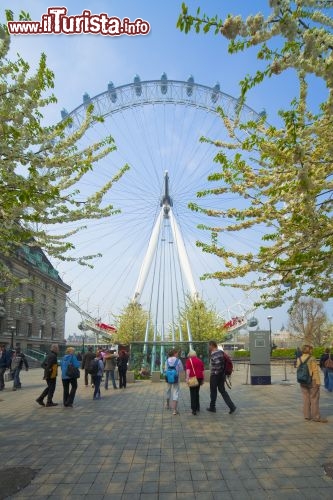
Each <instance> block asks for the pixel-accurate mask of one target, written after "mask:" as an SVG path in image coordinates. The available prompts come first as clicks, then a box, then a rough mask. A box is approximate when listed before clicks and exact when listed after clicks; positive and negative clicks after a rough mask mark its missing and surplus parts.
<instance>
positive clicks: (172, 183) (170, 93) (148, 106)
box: [58, 73, 259, 337]
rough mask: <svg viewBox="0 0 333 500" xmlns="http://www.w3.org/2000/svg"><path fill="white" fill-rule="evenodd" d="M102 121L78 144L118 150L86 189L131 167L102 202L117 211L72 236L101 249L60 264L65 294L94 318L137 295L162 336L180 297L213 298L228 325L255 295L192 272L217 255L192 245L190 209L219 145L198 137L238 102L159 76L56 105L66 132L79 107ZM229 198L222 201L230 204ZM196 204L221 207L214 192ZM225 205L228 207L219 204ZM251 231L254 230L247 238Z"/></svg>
mask: <svg viewBox="0 0 333 500" xmlns="http://www.w3.org/2000/svg"><path fill="white" fill-rule="evenodd" d="M90 103H91V104H93V106H94V114H97V115H99V116H101V117H103V119H104V120H103V122H102V123H100V122H96V123H94V124H93V125H92V126H91V127H90V128H89V129H88V130H87V132H86V134H85V136H84V138H83V139H82V143H83V144H85V145H87V144H92V143H94V142H97V141H100V140H101V139H102V138H103V137H105V136H107V135H111V136H112V137H113V138H114V140H115V144H116V147H117V150H116V151H115V152H113V153H111V154H110V155H108V157H106V158H104V159H103V160H102V161H101V162H100V165H98V168H96V169H94V170H93V171H92V172H90V173H89V174H87V175H86V176H85V177H84V179H83V180H82V182H81V185H80V192H81V193H82V194H84V195H87V194H89V193H92V192H94V191H96V190H97V189H98V188H99V187H101V186H102V185H103V184H105V182H106V181H107V180H109V179H110V178H111V177H112V176H113V175H114V174H115V172H116V171H117V170H118V169H119V168H120V167H121V166H122V165H124V164H125V163H127V164H128V165H129V166H130V170H129V171H128V172H126V174H125V175H124V176H123V177H122V179H121V180H120V181H119V182H118V183H117V184H115V185H114V186H113V187H112V189H111V190H110V192H109V193H108V195H107V198H106V200H105V201H106V202H107V203H112V204H113V206H114V208H119V209H120V210H121V213H120V214H119V215H115V216H113V217H111V218H108V219H103V220H98V221H95V222H90V223H88V227H87V229H86V230H85V231H83V232H80V233H78V235H77V236H76V237H75V241H74V244H75V245H76V248H77V252H78V254H82V253H84V254H88V253H94V254H96V253H101V254H102V255H103V257H102V258H101V259H99V260H97V261H96V262H95V265H94V268H93V269H81V268H78V266H77V265H73V264H70V263H60V265H59V266H58V268H59V271H60V272H61V273H62V275H63V279H64V280H65V281H66V282H67V283H69V284H70V285H71V287H72V293H71V298H72V300H73V301H74V302H75V303H76V304H78V306H79V307H80V308H81V309H82V310H86V311H87V312H88V314H90V315H91V316H92V317H95V318H98V319H99V320H101V319H102V321H105V322H106V323H108V322H113V317H114V315H117V314H118V313H119V311H120V310H121V309H122V308H123V307H124V306H125V305H126V304H127V303H128V302H129V301H130V300H137V301H140V303H141V304H142V306H143V307H144V308H145V309H146V310H149V312H150V315H151V317H152V318H153V321H154V324H155V330H156V331H158V332H159V335H162V337H163V335H164V334H163V332H166V331H168V330H169V329H170V325H171V324H172V323H173V322H174V320H175V316H176V315H177V312H178V311H179V309H180V307H182V304H183V303H184V300H185V296H186V295H187V294H190V295H192V296H193V295H195V294H197V295H198V296H200V297H202V298H203V299H204V300H206V301H208V302H209V303H211V304H212V305H213V306H214V307H215V308H216V310H218V311H219V312H220V314H221V318H222V317H223V318H224V319H225V320H226V321H230V320H231V318H232V317H235V316H236V317H238V316H246V315H247V314H248V313H249V312H250V311H252V310H253V306H252V303H253V300H252V299H251V297H249V296H245V295H244V294H243V293H242V294H240V293H238V294H237V293H236V292H233V291H232V290H231V289H228V288H224V287H221V286H219V284H218V283H216V282H214V281H212V280H208V281H201V280H200V276H202V275H203V274H205V273H209V272H212V271H216V270H217V269H218V268H219V265H220V263H219V260H218V258H216V257H215V256H212V255H209V254H204V253H203V252H202V251H201V250H200V249H199V248H197V247H196V241H198V240H201V241H205V240H208V239H209V238H210V235H209V234H208V233H207V232H205V231H202V230H201V229H200V224H202V223H204V222H206V223H207V220H206V221H205V220H204V216H203V215H202V214H200V213H198V212H195V211H192V210H191V209H190V208H189V203H190V202H193V201H196V198H197V192H198V191H202V190H204V189H205V188H209V187H210V186H209V183H208V181H207V178H208V175H209V174H211V173H212V172H215V171H216V170H217V169H218V166H217V165H216V163H214V157H215V155H216V153H217V149H216V147H215V146H214V145H212V144H211V143H202V142H200V138H201V137H207V138H209V139H212V140H223V139H226V130H225V127H224V124H223V121H222V119H221V116H220V114H219V109H222V110H223V112H224V113H225V114H226V115H227V116H228V118H229V119H230V120H231V121H232V120H233V119H234V118H235V116H236V113H237V110H238V105H239V102H238V99H237V98H235V97H232V96H230V95H228V94H225V93H223V92H222V91H221V89H220V86H219V84H216V85H215V86H213V87H208V86H205V85H200V84H197V83H196V82H195V81H194V78H193V77H192V76H191V77H189V78H188V79H187V80H185V81H174V80H168V78H167V75H166V74H165V73H164V74H163V75H162V77H161V78H160V79H158V80H152V81H141V79H140V78H139V76H135V78H134V81H133V82H132V83H129V84H126V85H122V86H118V87H117V86H115V85H114V84H113V83H112V82H110V83H109V84H108V86H107V90H106V91H104V92H102V93H101V94H98V95H96V96H94V97H91V96H89V95H88V94H87V93H86V94H84V96H83V102H82V104H80V105H79V106H78V107H76V108H75V109H74V110H72V111H70V112H67V111H65V110H63V111H62V118H65V117H66V116H70V117H71V118H72V123H71V129H69V130H68V132H69V133H71V132H73V131H75V130H76V129H77V128H78V127H79V126H80V125H81V124H82V121H83V120H84V118H85V108H86V106H87V104H90ZM241 113H242V119H243V121H248V120H250V119H251V120H257V119H258V118H259V114H258V113H256V112H255V111H254V110H253V109H251V108H249V107H247V106H242V110H241ZM237 202H238V200H237V198H236V197H235V198H230V199H229V200H227V201H225V200H224V203H228V204H229V205H228V206H233V205H235V203H237ZM200 204H201V206H205V207H207V208H212V209H214V208H221V200H220V199H219V198H218V197H216V196H215V197H213V196H207V197H205V198H202V199H200ZM224 208H226V207H224ZM224 238H225V240H224V242H223V244H224V246H227V247H228V246H229V248H231V249H233V248H235V247H236V246H237V248H239V247H242V248H249V245H251V237H250V238H249V237H247V238H244V237H243V238H242V237H241V236H236V235H234V236H233V235H226V236H225V237H224ZM256 238H257V235H253V239H254V240H255V239H256Z"/></svg>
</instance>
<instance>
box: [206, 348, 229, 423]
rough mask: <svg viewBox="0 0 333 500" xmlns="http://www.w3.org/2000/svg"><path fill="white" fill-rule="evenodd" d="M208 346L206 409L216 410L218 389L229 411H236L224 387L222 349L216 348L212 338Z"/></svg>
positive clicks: (224, 374) (224, 376)
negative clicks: (208, 394)
mask: <svg viewBox="0 0 333 500" xmlns="http://www.w3.org/2000/svg"><path fill="white" fill-rule="evenodd" d="M208 348H209V352H210V405H209V407H208V408H207V411H211V412H213V413H215V412H216V399H217V391H219V393H220V394H221V396H222V398H223V400H224V402H225V404H226V405H227V406H228V408H229V413H230V414H231V413H234V412H235V411H236V406H235V404H234V403H233V402H232V401H231V398H230V396H229V394H228V393H227V391H226V389H225V378H226V373H225V359H224V354H223V351H222V350H221V349H218V347H217V343H216V342H215V341H214V340H210V342H209V344H208Z"/></svg>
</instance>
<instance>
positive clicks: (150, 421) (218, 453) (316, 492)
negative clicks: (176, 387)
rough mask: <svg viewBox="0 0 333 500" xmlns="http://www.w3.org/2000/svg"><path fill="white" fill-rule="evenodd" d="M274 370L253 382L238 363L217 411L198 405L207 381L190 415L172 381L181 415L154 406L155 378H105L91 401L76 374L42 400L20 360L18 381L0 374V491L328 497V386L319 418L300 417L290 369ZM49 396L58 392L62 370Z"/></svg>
mask: <svg viewBox="0 0 333 500" xmlns="http://www.w3.org/2000/svg"><path fill="white" fill-rule="evenodd" d="M284 375H285V372H284V370H283V368H282V367H274V368H273V370H272V385H270V386H251V385H247V384H246V367H244V366H241V367H239V369H238V370H237V371H236V372H235V373H234V375H233V386H232V390H231V391H230V394H231V397H232V399H233V400H234V402H235V404H236V405H237V412H236V413H235V414H233V415H229V414H228V409H227V408H226V406H225V405H224V403H223V401H222V399H221V398H220V397H219V399H218V404H217V412H216V414H213V413H209V412H207V411H206V410H205V409H206V407H207V405H208V403H209V390H208V389H209V388H208V384H207V383H206V384H205V385H204V386H203V387H202V388H201V407H202V411H201V412H200V414H199V415H198V416H193V415H192V414H191V413H190V405H189V390H188V388H187V387H186V386H185V385H184V384H182V389H181V398H180V405H179V409H180V415H177V416H173V415H172V412H170V411H168V410H165V409H164V404H163V398H164V390H165V384H164V383H163V382H161V383H157V384H153V383H151V382H150V381H139V382H135V383H134V384H131V385H129V386H128V388H127V389H126V390H117V391H115V390H113V389H111V390H110V389H109V390H108V391H104V389H103V391H102V399H101V400H100V401H93V400H92V389H91V388H90V387H89V388H85V387H84V386H83V380H82V378H81V379H80V380H79V384H80V386H79V389H78V394H77V398H76V401H75V406H74V408H72V409H71V408H63V407H62V406H61V405H59V406H58V407H54V408H43V407H40V406H38V405H37V404H36V403H35V399H36V397H37V396H38V395H39V394H40V392H41V390H42V388H43V387H44V381H42V370H41V369H34V370H30V371H29V372H27V373H26V372H23V373H22V385H23V388H22V390H20V391H16V392H13V391H12V390H11V383H7V387H6V389H5V390H4V391H3V392H0V399H1V401H0V420H1V427H0V429H1V431H0V432H1V437H0V450H1V462H2V465H1V469H2V470H0V472H1V474H0V498H15V499H23V498H24V499H26V498H37V499H67V498H68V499H74V498H85V499H90V498H91V499H110V500H127V499H128V500H155V499H156V500H157V499H158V500H164V499H165V500H176V499H182V500H185V499H189V500H192V499H198V500H208V499H219V500H220V499H224V498H225V499H230V498H234V499H237V500H242V499H247V498H252V499H255V500H258V499H263V498H264V499H283V500H287V499H292V500H295V499H300V498H302V499H303V498H307V499H318V498H320V499H321V500H323V499H332V498H333V480H332V479H330V477H329V476H328V475H326V474H325V469H324V466H326V465H327V464H330V465H331V466H332V463H333V432H332V430H333V414H332V413H333V399H332V398H333V394H328V393H327V392H326V391H325V390H324V389H322V396H321V409H322V415H323V416H326V417H328V420H329V422H328V423H327V424H323V423H315V422H306V421H305V420H303V418H302V410H301V406H302V401H301V394H300V389H299V387H298V385H297V384H296V383H295V375H294V374H292V373H291V372H290V368H288V373H287V378H289V379H290V380H289V381H288V380H287V381H285V380H284V381H283V380H282V379H284V378H286V377H285V376H284ZM59 382H60V383H59ZM54 400H55V401H57V402H61V400H62V386H61V381H60V379H58V386H57V390H56V394H55V398H54ZM25 468H28V469H27V470H28V471H29V470H30V469H32V470H33V472H34V474H35V477H34V478H33V479H32V481H31V482H30V484H28V486H26V487H25V488H23V489H21V490H20V491H19V492H17V493H16V494H13V493H11V496H4V493H3V492H4V491H6V488H5V487H6V484H7V486H10V480H11V479H10V478H11V477H12V476H11V475H10V473H11V474H12V473H13V470H14V472H15V471H17V477H19V475H20V472H22V471H23V472H24V470H25ZM4 469H5V471H4ZM4 478H5V479H4ZM6 478H7V479H6ZM7 495H8V492H7Z"/></svg>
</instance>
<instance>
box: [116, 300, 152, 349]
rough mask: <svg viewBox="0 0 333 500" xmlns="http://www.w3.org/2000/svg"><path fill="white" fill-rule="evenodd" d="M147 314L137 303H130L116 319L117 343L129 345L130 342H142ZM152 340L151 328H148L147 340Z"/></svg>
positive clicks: (147, 318)
mask: <svg viewBox="0 0 333 500" xmlns="http://www.w3.org/2000/svg"><path fill="white" fill-rule="evenodd" d="M148 320H149V313H148V312H147V311H145V310H144V309H143V308H142V306H141V304H139V303H138V302H132V301H131V302H130V303H129V304H127V306H126V307H125V308H124V309H123V310H122V311H121V313H120V314H119V315H118V316H117V318H116V323H117V335H116V337H117V342H118V343H120V344H125V345H127V344H130V343H131V342H143V341H144V340H145V333H146V327H147V322H148ZM151 339H152V328H151V327H150V328H149V340H151Z"/></svg>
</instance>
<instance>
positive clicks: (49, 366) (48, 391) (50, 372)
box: [36, 344, 59, 406]
mask: <svg viewBox="0 0 333 500" xmlns="http://www.w3.org/2000/svg"><path fill="white" fill-rule="evenodd" d="M58 353H59V346H58V344H52V345H51V352H50V353H49V354H48V356H47V357H46V359H45V361H44V362H43V364H42V366H43V368H44V380H46V384H47V387H46V388H45V389H44V391H43V392H42V394H41V395H40V396H39V398H37V399H36V403H38V404H39V405H41V406H58V403H54V402H53V395H54V391H55V388H56V384H57V375H58ZM44 398H47V402H46V404H45V403H44Z"/></svg>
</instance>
